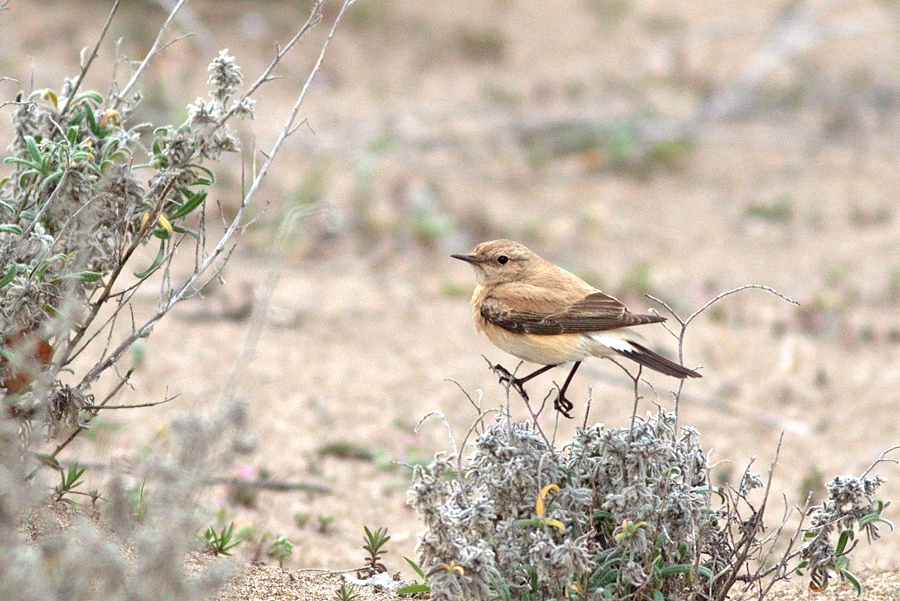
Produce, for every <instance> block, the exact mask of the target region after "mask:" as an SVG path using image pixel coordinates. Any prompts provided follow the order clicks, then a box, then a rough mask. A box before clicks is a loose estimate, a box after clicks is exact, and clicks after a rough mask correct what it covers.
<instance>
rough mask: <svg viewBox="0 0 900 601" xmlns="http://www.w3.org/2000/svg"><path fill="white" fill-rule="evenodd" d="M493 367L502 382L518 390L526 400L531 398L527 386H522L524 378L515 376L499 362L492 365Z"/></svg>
mask: <svg viewBox="0 0 900 601" xmlns="http://www.w3.org/2000/svg"><path fill="white" fill-rule="evenodd" d="M491 369H492V370H493V372H494V373H495V374H497V376H498V377H499V378H500V383H501V384H503V385H505V386H509V387H510V388H512V389H513V390H515V391H516V392H518V393H519V396H521V397H522V398H523V399H525V400H526V401H528V400H529V398H528V393H527V392H525V387H524V386H522V380H520V379H519V378H516V377H515V376H513V375H512V373H510V371H509V370H508V369H506V368H505V367H503V366H502V365H500V364H499V363H497V364H495V365H491Z"/></svg>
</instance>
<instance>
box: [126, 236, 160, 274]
mask: <svg viewBox="0 0 900 601" xmlns="http://www.w3.org/2000/svg"><path fill="white" fill-rule="evenodd" d="M165 258H166V241H165V240H161V241H160V243H159V252H158V253H156V258H155V259H154V260H153V264H152V265H150V267H148V268H147V269H145V270H144V271H141V272H139V273H135V274H134V277H136V278H138V279H141V280H143V279H144V278H146V277H147V276H149V275H150V274H151V273H153V272H154V271H156V268H157V267H159V266H160V265H161V264H162V262H163V259H165Z"/></svg>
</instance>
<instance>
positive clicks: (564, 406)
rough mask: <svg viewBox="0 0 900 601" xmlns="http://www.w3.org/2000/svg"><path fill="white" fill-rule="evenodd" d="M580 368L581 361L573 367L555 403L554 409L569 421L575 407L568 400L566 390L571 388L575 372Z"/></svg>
mask: <svg viewBox="0 0 900 601" xmlns="http://www.w3.org/2000/svg"><path fill="white" fill-rule="evenodd" d="M580 366H581V361H576V362H575V365H573V366H572V371H570V372H569V376H568V377H567V378H566V381H565V382H563V385H562V388H560V389H559V396H558V397H557V398H556V402H555V403H553V407H554V408H556V410H557V411H559V412H560V413H562V414H563V415H565V416H566V417H568V418H569V419H572V416H571V414H570V413H569V411H571V410H572V408H573V407H574V406H575V405H573V404H572V401H570V400H569V399H567V398H566V389H567V388H568V387H569V383H570V382H571V381H572V377H573V376H575V372H576V371H578V368H579V367H580Z"/></svg>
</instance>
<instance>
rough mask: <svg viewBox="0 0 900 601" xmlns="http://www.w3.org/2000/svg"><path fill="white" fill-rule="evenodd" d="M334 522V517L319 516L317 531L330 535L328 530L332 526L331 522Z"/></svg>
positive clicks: (317, 518)
mask: <svg viewBox="0 0 900 601" xmlns="http://www.w3.org/2000/svg"><path fill="white" fill-rule="evenodd" d="M333 521H334V516H333V515H322V514H319V515H317V516H316V530H318V531H319V534H328V528H329V526H331V522H333Z"/></svg>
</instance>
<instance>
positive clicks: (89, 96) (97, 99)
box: [73, 90, 103, 106]
mask: <svg viewBox="0 0 900 601" xmlns="http://www.w3.org/2000/svg"><path fill="white" fill-rule="evenodd" d="M83 100H86V101H89V102H93V103H94V104H96V105H98V106H99V105H100V104H103V96H102V95H101V94H100V92H96V91H94V90H87V91H84V92H81V93H80V94H78V95H77V96H75V98H74V99H73V102H76V103H78V102H81V101H83Z"/></svg>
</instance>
